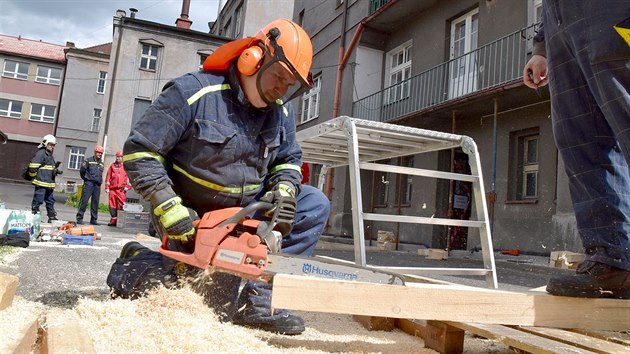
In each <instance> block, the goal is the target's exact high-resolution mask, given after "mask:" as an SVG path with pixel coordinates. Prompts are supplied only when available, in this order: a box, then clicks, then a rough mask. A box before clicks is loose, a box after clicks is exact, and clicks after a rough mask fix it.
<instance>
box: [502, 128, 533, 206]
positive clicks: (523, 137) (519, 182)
mask: <svg viewBox="0 0 630 354" xmlns="http://www.w3.org/2000/svg"><path fill="white" fill-rule="evenodd" d="M532 141H535V142H536V145H535V147H536V152H535V156H534V160H528V156H529V153H530V151H529V146H530V145H529V144H528V143H529V142H532ZM540 146H541V136H540V128H539V127H533V128H528V129H523V130H518V131H513V132H510V148H509V158H510V163H509V172H508V198H507V202H508V203H536V202H537V201H538V198H540V195H539V192H540V191H539V187H540V178H539V176H540V163H541V161H540ZM528 176H533V178H534V183H535V185H534V187H533V189H534V193H533V194H530V193H528V187H529V184H528V182H529V181H530V180H528Z"/></svg>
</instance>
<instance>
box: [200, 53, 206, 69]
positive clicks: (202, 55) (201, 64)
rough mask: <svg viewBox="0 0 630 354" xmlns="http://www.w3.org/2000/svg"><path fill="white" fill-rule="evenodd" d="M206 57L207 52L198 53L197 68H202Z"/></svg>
mask: <svg viewBox="0 0 630 354" xmlns="http://www.w3.org/2000/svg"><path fill="white" fill-rule="evenodd" d="M206 58H208V54H204V53H199V70H202V69H203V62H204V61H206Z"/></svg>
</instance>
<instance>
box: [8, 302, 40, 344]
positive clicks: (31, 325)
mask: <svg viewBox="0 0 630 354" xmlns="http://www.w3.org/2000/svg"><path fill="white" fill-rule="evenodd" d="M44 311H45V308H44V306H43V305H41V304H36V303H32V302H27V301H25V300H23V299H19V298H16V299H15V301H13V304H12V305H11V306H9V307H8V308H6V309H4V310H2V311H0V353H32V352H37V339H38V338H39V330H40V328H41V324H42V322H43V320H44Z"/></svg>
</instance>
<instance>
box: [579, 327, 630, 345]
mask: <svg viewBox="0 0 630 354" xmlns="http://www.w3.org/2000/svg"><path fill="white" fill-rule="evenodd" d="M570 331H571V332H575V333H581V334H584V335H587V336H590V337H595V338H599V339H603V340H605V341H608V342H612V343H618V344H622V345H625V346H627V347H630V332H629V331H625V332H610V331H597V330H590V329H579V328H572V329H570Z"/></svg>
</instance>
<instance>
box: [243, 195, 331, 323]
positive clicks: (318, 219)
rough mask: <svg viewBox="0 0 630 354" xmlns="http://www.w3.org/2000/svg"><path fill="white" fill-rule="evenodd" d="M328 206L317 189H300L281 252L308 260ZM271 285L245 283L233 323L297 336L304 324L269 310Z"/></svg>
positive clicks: (281, 311)
mask: <svg viewBox="0 0 630 354" xmlns="http://www.w3.org/2000/svg"><path fill="white" fill-rule="evenodd" d="M329 212H330V202H329V201H328V199H327V198H326V196H325V195H324V194H323V193H322V192H321V191H320V190H318V189H316V188H314V187H311V186H309V185H302V189H301V192H300V194H299V195H298V196H297V211H296V217H295V224H294V226H293V229H292V230H291V233H290V234H289V235H288V236H287V237H285V238H284V239H283V240H282V252H283V253H288V254H296V255H301V256H310V255H312V253H313V250H314V249H315V245H316V244H317V241H319V238H320V236H321V234H322V232H323V230H324V227H325V226H326V221H327V220H328V214H329ZM271 290H272V285H271V284H269V283H261V282H254V281H248V282H247V283H246V284H245V286H244V287H243V290H242V291H241V296H240V298H239V303H238V312H237V313H236V315H235V316H234V320H233V323H235V324H238V325H243V326H248V327H253V328H259V329H262V330H266V331H270V332H276V333H282V334H289V335H292V334H299V333H302V332H303V331H304V321H303V320H302V319H301V318H300V317H298V316H296V315H294V314H292V313H291V312H289V311H287V310H276V311H275V312H273V313H272V310H271Z"/></svg>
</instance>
